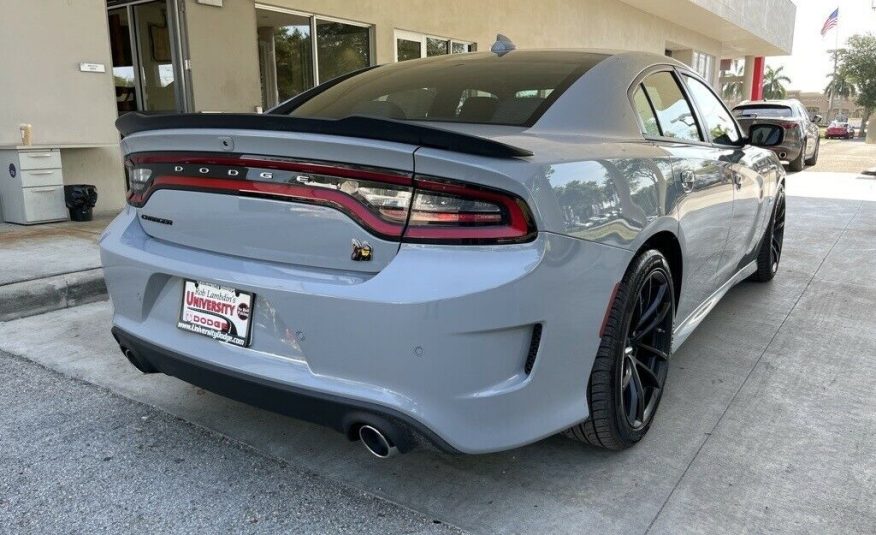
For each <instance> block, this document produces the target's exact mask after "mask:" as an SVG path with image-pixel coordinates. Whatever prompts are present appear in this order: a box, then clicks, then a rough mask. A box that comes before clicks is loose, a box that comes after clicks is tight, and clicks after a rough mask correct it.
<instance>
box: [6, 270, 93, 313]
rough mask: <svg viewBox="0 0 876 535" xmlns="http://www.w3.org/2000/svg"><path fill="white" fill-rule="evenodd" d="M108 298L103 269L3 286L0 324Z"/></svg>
mask: <svg viewBox="0 0 876 535" xmlns="http://www.w3.org/2000/svg"><path fill="white" fill-rule="evenodd" d="M106 298H107V293H106V284H105V283H104V280H103V269H101V268H95V269H88V270H85V271H77V272H76V273H66V274H64V275H55V276H53V277H45V278H42V279H34V280H29V281H23V282H15V283H12V284H6V285H4V286H0V321H10V320H14V319H19V318H26V317H27V316H34V315H36V314H44V313H46V312H51V311H53V310H59V309H62V308H68V307H72V306H76V305H84V304H85V303H92V302H94V301H100V300H103V299H106Z"/></svg>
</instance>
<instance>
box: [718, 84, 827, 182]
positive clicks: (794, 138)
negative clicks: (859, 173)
mask: <svg viewBox="0 0 876 535" xmlns="http://www.w3.org/2000/svg"><path fill="white" fill-rule="evenodd" d="M733 114H734V115H735V116H736V120H737V121H738V122H739V125H740V126H742V129H743V130H748V129H749V128H751V127H752V126H754V125H758V124H774V125H778V126H781V127H782V128H784V129H785V140H784V142H783V143H782V144H781V145H778V146H775V147H773V148H772V150H773V152H775V153H776V155H777V156H778V157H779V159H780V160H785V161H787V162H788V168H789V169H790V170H791V171H802V170H803V167H804V165H815V162H817V161H818V149H819V145H820V141H819V132H818V125H816V124H815V122H814V121H813V120H812V118H811V117H809V113H808V112H807V111H806V108H804V107H803V105H802V104H801V103H800V101H799V100H796V99H788V100H755V101H751V100H747V101H745V102H743V103H741V104H739V105H738V106H736V107H735V108H733Z"/></svg>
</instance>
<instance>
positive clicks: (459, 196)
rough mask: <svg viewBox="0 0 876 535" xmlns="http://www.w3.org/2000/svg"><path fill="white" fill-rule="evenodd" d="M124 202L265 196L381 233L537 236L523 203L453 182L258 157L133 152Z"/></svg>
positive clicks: (454, 240) (452, 240)
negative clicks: (335, 213)
mask: <svg viewBox="0 0 876 535" xmlns="http://www.w3.org/2000/svg"><path fill="white" fill-rule="evenodd" d="M126 168H127V172H128V182H129V186H130V188H129V190H128V203H129V204H131V205H132V206H135V207H138V208H139V207H142V206H143V205H144V204H146V202H147V201H148V200H149V197H150V196H151V195H152V193H153V192H155V191H157V190H161V189H177V190H187V191H203V192H207V193H226V194H236V195H241V196H256V197H266V198H271V199H275V200H289V201H294V202H304V203H312V204H321V205H325V206H330V207H332V208H335V209H337V210H339V211H341V212H344V213H345V214H347V215H348V216H349V217H351V218H352V219H353V220H355V221H356V222H357V223H359V224H360V225H361V226H362V227H363V228H365V229H367V230H368V231H369V232H371V233H373V234H375V235H377V236H379V237H382V238H384V239H390V240H399V239H401V240H402V241H404V242H408V243H446V244H461V245H463V244H498V243H519V242H524V241H529V240H531V239H533V238H534V237H535V226H534V223H533V219H532V214H531V212H530V211H529V208H528V207H527V206H526V203H525V202H524V201H523V200H522V199H520V198H518V197H516V196H514V195H512V194H510V193H505V192H501V191H498V190H493V189H488V188H483V187H480V186H474V185H469V184H463V183H459V182H451V181H445V180H442V179H433V178H428V179H426V178H416V179H414V178H413V177H411V176H410V175H409V174H405V173H398V172H395V171H383V170H379V169H370V168H369V169H363V168H358V167H350V166H342V165H334V164H324V163H315V162H300V161H295V160H285V159H280V158H268V157H258V156H230V155H228V156H226V155H204V154H181V153H177V154H174V153H156V154H140V155H135V156H133V157H132V158H130V160H128V161H127V162H126Z"/></svg>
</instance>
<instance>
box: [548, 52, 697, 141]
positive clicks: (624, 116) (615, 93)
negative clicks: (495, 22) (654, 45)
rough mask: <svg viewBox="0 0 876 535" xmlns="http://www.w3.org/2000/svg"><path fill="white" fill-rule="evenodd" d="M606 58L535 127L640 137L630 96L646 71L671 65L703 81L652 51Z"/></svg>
mask: <svg viewBox="0 0 876 535" xmlns="http://www.w3.org/2000/svg"><path fill="white" fill-rule="evenodd" d="M603 55H604V58H603V59H602V61H600V62H599V63H597V64H596V65H595V66H593V68H591V69H589V70H588V71H587V72H586V73H584V75H583V76H581V78H579V79H578V80H577V81H576V82H575V83H573V84H572V85H571V86H570V87H569V88H568V89H567V90H566V91H565V92H564V93H563V94H562V95H561V96H560V98H559V99H557V101H556V102H554V103H553V105H552V106H551V107H550V108H548V109H547V110H546V111H545V113H544V114H543V115H542V116H541V118H540V119H539V120H538V121H537V122H536V123H535V124H534V125H533V128H532V130H535V131H550V132H568V133H580V134H583V135H587V136H594V137H599V138H603V139H614V140H640V139H642V132H641V128H640V126H639V122H638V118H637V117H636V114H635V112H634V110H633V106H632V104H631V103H630V100H629V98H628V96H627V91H628V90H629V88H630V87H631V85H632V83H633V82H634V81H636V79H637V78H638V77H639V76H640V75H641V74H642V73H643V72H645V71H646V70H648V69H650V68H652V67H656V66H670V67H674V68H676V69H678V70H679V71H681V72H683V73H685V74H687V75H690V76H692V77H694V78H697V79H699V80H700V81H702V78H701V77H700V76H699V75H698V74H696V73H695V72H694V71H693V70H691V68H690V67H688V66H687V65H685V64H683V63H681V62H679V61H677V60H674V59H672V58H670V57H668V56H663V55H660V54H652V53H648V52H620V53H605V52H603Z"/></svg>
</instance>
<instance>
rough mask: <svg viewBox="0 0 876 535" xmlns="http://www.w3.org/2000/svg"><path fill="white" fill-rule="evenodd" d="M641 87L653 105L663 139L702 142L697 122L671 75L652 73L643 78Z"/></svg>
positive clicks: (667, 73) (665, 72)
mask: <svg viewBox="0 0 876 535" xmlns="http://www.w3.org/2000/svg"><path fill="white" fill-rule="evenodd" d="M642 85H643V86H644V87H645V91H646V92H647V93H648V98H650V99H651V103H652V104H653V105H654V111H655V112H656V113H657V121H658V123H659V124H660V130H661V131H662V132H663V137H671V138H675V139H678V140H681V141H702V138H701V137H700V132H699V129H698V128H697V120H696V118H695V117H694V114H693V112H692V111H691V109H690V106H689V105H688V103H687V100H685V98H684V94H682V92H681V88H680V87H678V83H677V82H676V81H675V77H674V76H672V74H671V73H669V72H667V71H664V72H658V73H654V74H652V75H651V76H649V77H647V78H645V81H644V82H642Z"/></svg>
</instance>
